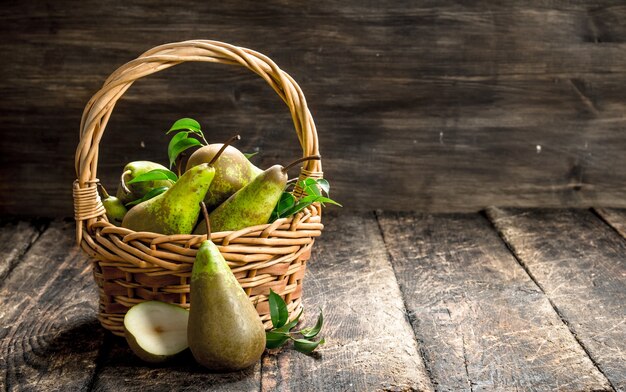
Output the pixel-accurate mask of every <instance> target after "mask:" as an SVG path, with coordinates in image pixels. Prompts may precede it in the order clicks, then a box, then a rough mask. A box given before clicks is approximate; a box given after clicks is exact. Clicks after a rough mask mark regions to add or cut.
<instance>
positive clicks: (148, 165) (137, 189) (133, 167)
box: [116, 161, 174, 204]
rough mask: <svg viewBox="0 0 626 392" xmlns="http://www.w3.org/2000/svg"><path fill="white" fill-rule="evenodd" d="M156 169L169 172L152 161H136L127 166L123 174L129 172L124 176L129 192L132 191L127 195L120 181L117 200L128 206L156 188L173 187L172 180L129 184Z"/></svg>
mask: <svg viewBox="0 0 626 392" xmlns="http://www.w3.org/2000/svg"><path fill="white" fill-rule="evenodd" d="M156 169H161V170H167V168H166V167H165V166H163V165H161V164H158V163H156V162H151V161H134V162H130V163H128V164H126V166H124V170H123V171H122V173H126V172H129V173H127V174H125V175H124V181H125V182H126V183H127V184H126V187H127V188H128V190H130V193H127V192H126V191H125V190H124V188H123V187H122V184H121V181H120V184H119V185H118V187H117V194H116V196H117V198H118V199H120V200H121V201H122V203H124V204H128V203H130V202H131V201H135V200H139V199H141V198H142V197H144V196H145V194H146V193H148V192H150V191H151V190H152V189H154V188H160V187H164V186H166V187H168V188H169V187H171V186H172V185H173V184H174V183H173V182H172V181H170V180H156V181H145V182H138V183H135V184H128V182H129V181H131V180H132V179H134V178H136V177H139V176H140V175H142V174H145V173H147V172H149V171H152V170H156Z"/></svg>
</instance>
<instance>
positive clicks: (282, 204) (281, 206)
mask: <svg viewBox="0 0 626 392" xmlns="http://www.w3.org/2000/svg"><path fill="white" fill-rule="evenodd" d="M295 204H296V198H295V197H294V195H292V194H291V193H287V192H283V194H282V195H280V200H279V201H278V204H276V210H277V211H278V214H279V215H280V214H282V213H283V212H284V211H287V210H288V209H290V208H291V207H293V206H294V205H295Z"/></svg>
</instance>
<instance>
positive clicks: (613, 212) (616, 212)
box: [594, 208, 626, 238]
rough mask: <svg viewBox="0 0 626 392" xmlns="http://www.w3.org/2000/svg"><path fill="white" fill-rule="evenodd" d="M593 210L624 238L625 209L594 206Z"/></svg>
mask: <svg viewBox="0 0 626 392" xmlns="http://www.w3.org/2000/svg"><path fill="white" fill-rule="evenodd" d="M594 210H595V212H596V213H597V214H598V215H600V217H602V219H604V221H605V222H606V223H607V224H609V225H610V226H611V227H612V228H614V229H615V230H616V231H617V232H618V233H619V234H620V235H621V236H622V237H624V238H626V210H620V209H616V208H595V209H594Z"/></svg>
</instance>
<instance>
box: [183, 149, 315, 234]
mask: <svg viewBox="0 0 626 392" xmlns="http://www.w3.org/2000/svg"><path fill="white" fill-rule="evenodd" d="M310 159H320V158H319V156H317V155H315V156H310V157H305V158H301V159H298V160H296V161H294V162H292V163H291V164H289V165H287V167H283V166H281V165H274V166H272V167H270V168H269V169H267V170H265V171H263V172H262V173H261V174H259V175H258V176H257V177H255V178H254V179H253V180H252V181H251V182H250V183H249V184H248V185H246V186H244V187H243V188H241V189H240V190H238V191H237V192H235V193H234V194H233V195H232V196H231V197H229V198H228V199H227V200H226V201H225V202H223V203H222V204H220V205H219V206H218V207H217V208H216V209H214V210H213V211H212V212H211V213H210V214H209V218H210V220H211V227H212V228H213V231H231V230H233V231H234V230H240V229H243V228H246V227H249V226H256V225H263V224H266V223H267V222H268V221H269V219H270V216H271V215H272V211H273V210H274V207H275V206H276V203H278V200H280V196H281V195H282V193H283V190H284V189H285V185H286V184H287V170H289V168H291V167H292V166H294V165H296V164H297V163H300V162H302V161H305V160H310ZM194 234H206V225H205V224H203V223H200V224H199V225H198V227H197V228H196V230H195V231H194Z"/></svg>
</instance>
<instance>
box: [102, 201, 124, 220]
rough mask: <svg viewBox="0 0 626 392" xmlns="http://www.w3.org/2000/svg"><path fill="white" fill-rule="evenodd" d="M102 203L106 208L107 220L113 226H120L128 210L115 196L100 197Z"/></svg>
mask: <svg viewBox="0 0 626 392" xmlns="http://www.w3.org/2000/svg"><path fill="white" fill-rule="evenodd" d="M102 205H103V206H104V209H105V210H106V215H107V218H108V219H109V222H111V223H113V224H114V225H115V226H121V225H122V221H123V220H124V217H125V216H126V213H127V212H128V210H127V209H126V207H125V206H124V204H122V202H121V201H120V199H118V198H117V197H115V196H109V197H105V198H104V199H102Z"/></svg>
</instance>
